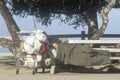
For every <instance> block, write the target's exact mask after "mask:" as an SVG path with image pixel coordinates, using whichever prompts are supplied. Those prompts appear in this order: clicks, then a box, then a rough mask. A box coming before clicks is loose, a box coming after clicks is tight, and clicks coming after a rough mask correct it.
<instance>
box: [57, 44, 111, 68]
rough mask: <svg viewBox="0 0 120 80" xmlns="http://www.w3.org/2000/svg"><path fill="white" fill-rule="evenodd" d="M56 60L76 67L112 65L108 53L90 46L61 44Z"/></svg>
mask: <svg viewBox="0 0 120 80" xmlns="http://www.w3.org/2000/svg"><path fill="white" fill-rule="evenodd" d="M56 58H57V59H58V60H60V61H65V62H67V63H68V64H72V65H76V66H98V65H105V64H110V63H111V61H110V57H109V52H108V51H100V50H99V51H98V50H94V49H92V48H91V47H89V46H88V45H81V44H68V43H61V44H59V49H58V51H57V56H56Z"/></svg>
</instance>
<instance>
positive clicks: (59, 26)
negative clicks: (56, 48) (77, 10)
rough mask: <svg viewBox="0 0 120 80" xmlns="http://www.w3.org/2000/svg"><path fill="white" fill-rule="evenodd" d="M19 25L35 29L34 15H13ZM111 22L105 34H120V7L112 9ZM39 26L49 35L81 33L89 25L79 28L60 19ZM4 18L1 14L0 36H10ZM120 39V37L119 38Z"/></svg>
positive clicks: (99, 20) (29, 29)
mask: <svg viewBox="0 0 120 80" xmlns="http://www.w3.org/2000/svg"><path fill="white" fill-rule="evenodd" d="M13 18H14V20H15V21H16V23H17V25H18V26H19V27H20V29H21V30H26V31H33V30H34V21H33V17H32V16H28V17H26V18H20V17H16V16H13ZM108 18H109V23H108V27H107V29H106V31H105V34H120V9H112V10H111V12H110V13H109V15H108ZM98 22H99V27H101V22H102V20H101V16H100V15H98ZM36 25H37V27H38V28H39V29H41V30H44V31H45V32H46V33H47V34H48V35H54V34H80V33H81V31H86V33H87V26H85V27H84V28H82V27H79V28H77V30H75V29H74V28H73V26H68V25H67V24H64V23H60V22H59V21H58V20H55V21H54V22H53V23H52V24H51V25H50V26H49V27H46V26H42V25H41V24H40V23H36ZM9 35H10V34H9V32H8V30H7V27H6V24H5V22H4V19H3V18H2V16H1V15H0V36H9ZM119 39H120V38H119Z"/></svg>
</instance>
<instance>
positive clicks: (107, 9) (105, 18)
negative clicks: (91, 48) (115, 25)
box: [91, 0, 117, 39]
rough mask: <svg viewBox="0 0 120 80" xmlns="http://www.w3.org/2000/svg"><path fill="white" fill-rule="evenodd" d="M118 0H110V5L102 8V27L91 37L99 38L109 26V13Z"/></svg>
mask: <svg viewBox="0 0 120 80" xmlns="http://www.w3.org/2000/svg"><path fill="white" fill-rule="evenodd" d="M116 1H117V0H109V3H108V5H107V6H106V7H105V8H104V9H102V10H101V15H102V21H103V22H102V26H101V28H100V29H99V30H98V31H96V32H95V34H94V35H93V36H92V38H91V39H97V38H99V37H100V36H102V35H103V34H104V32H105V30H106V28H107V24H108V21H109V20H108V14H109V12H110V11H111V9H112V8H113V7H114V6H115V3H116Z"/></svg>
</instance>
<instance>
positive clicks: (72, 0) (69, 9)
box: [11, 0, 107, 28]
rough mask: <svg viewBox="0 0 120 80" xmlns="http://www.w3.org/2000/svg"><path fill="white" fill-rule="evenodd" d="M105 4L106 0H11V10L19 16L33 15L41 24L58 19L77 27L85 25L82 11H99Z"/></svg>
mask: <svg viewBox="0 0 120 80" xmlns="http://www.w3.org/2000/svg"><path fill="white" fill-rule="evenodd" d="M106 4H107V0H12V3H11V7H12V8H11V12H12V14H14V15H19V16H21V17H25V16H28V15H32V16H35V17H36V18H37V20H38V21H40V22H41V23H42V24H43V25H50V24H51V23H52V21H53V20H54V19H59V20H60V21H61V22H64V23H67V24H69V25H74V26H75V28H77V27H78V26H84V25H85V20H84V15H83V14H84V13H86V12H87V11H89V10H91V9H93V8H94V10H95V11H96V12H97V11H98V12H99V11H100V10H101V9H102V8H103V7H104V6H105V5H106ZM63 15H64V17H65V18H63Z"/></svg>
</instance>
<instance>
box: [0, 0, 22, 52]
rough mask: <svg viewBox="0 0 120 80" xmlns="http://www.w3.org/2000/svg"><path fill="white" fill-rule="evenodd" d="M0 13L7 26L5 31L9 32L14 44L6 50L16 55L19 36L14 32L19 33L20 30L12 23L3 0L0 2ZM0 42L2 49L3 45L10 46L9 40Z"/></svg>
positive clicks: (12, 20)
mask: <svg viewBox="0 0 120 80" xmlns="http://www.w3.org/2000/svg"><path fill="white" fill-rule="evenodd" d="M0 13H1V15H2V17H3V18H4V20H5V23H6V25H7V29H8V31H9V32H10V34H11V36H12V40H13V42H14V43H13V44H14V46H8V48H9V49H10V50H13V53H14V51H15V52H16V53H18V49H19V44H20V39H19V36H18V35H17V33H16V32H18V31H20V29H19V27H18V26H17V24H16V22H15V21H14V19H13V17H12V15H11V13H10V11H9V9H8V8H7V6H6V5H5V3H4V1H3V0H0ZM3 28H4V27H3ZM1 41H2V42H0V44H1V45H0V46H3V47H4V45H10V44H11V42H10V40H3V39H1ZM6 47H7V46H6Z"/></svg>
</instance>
